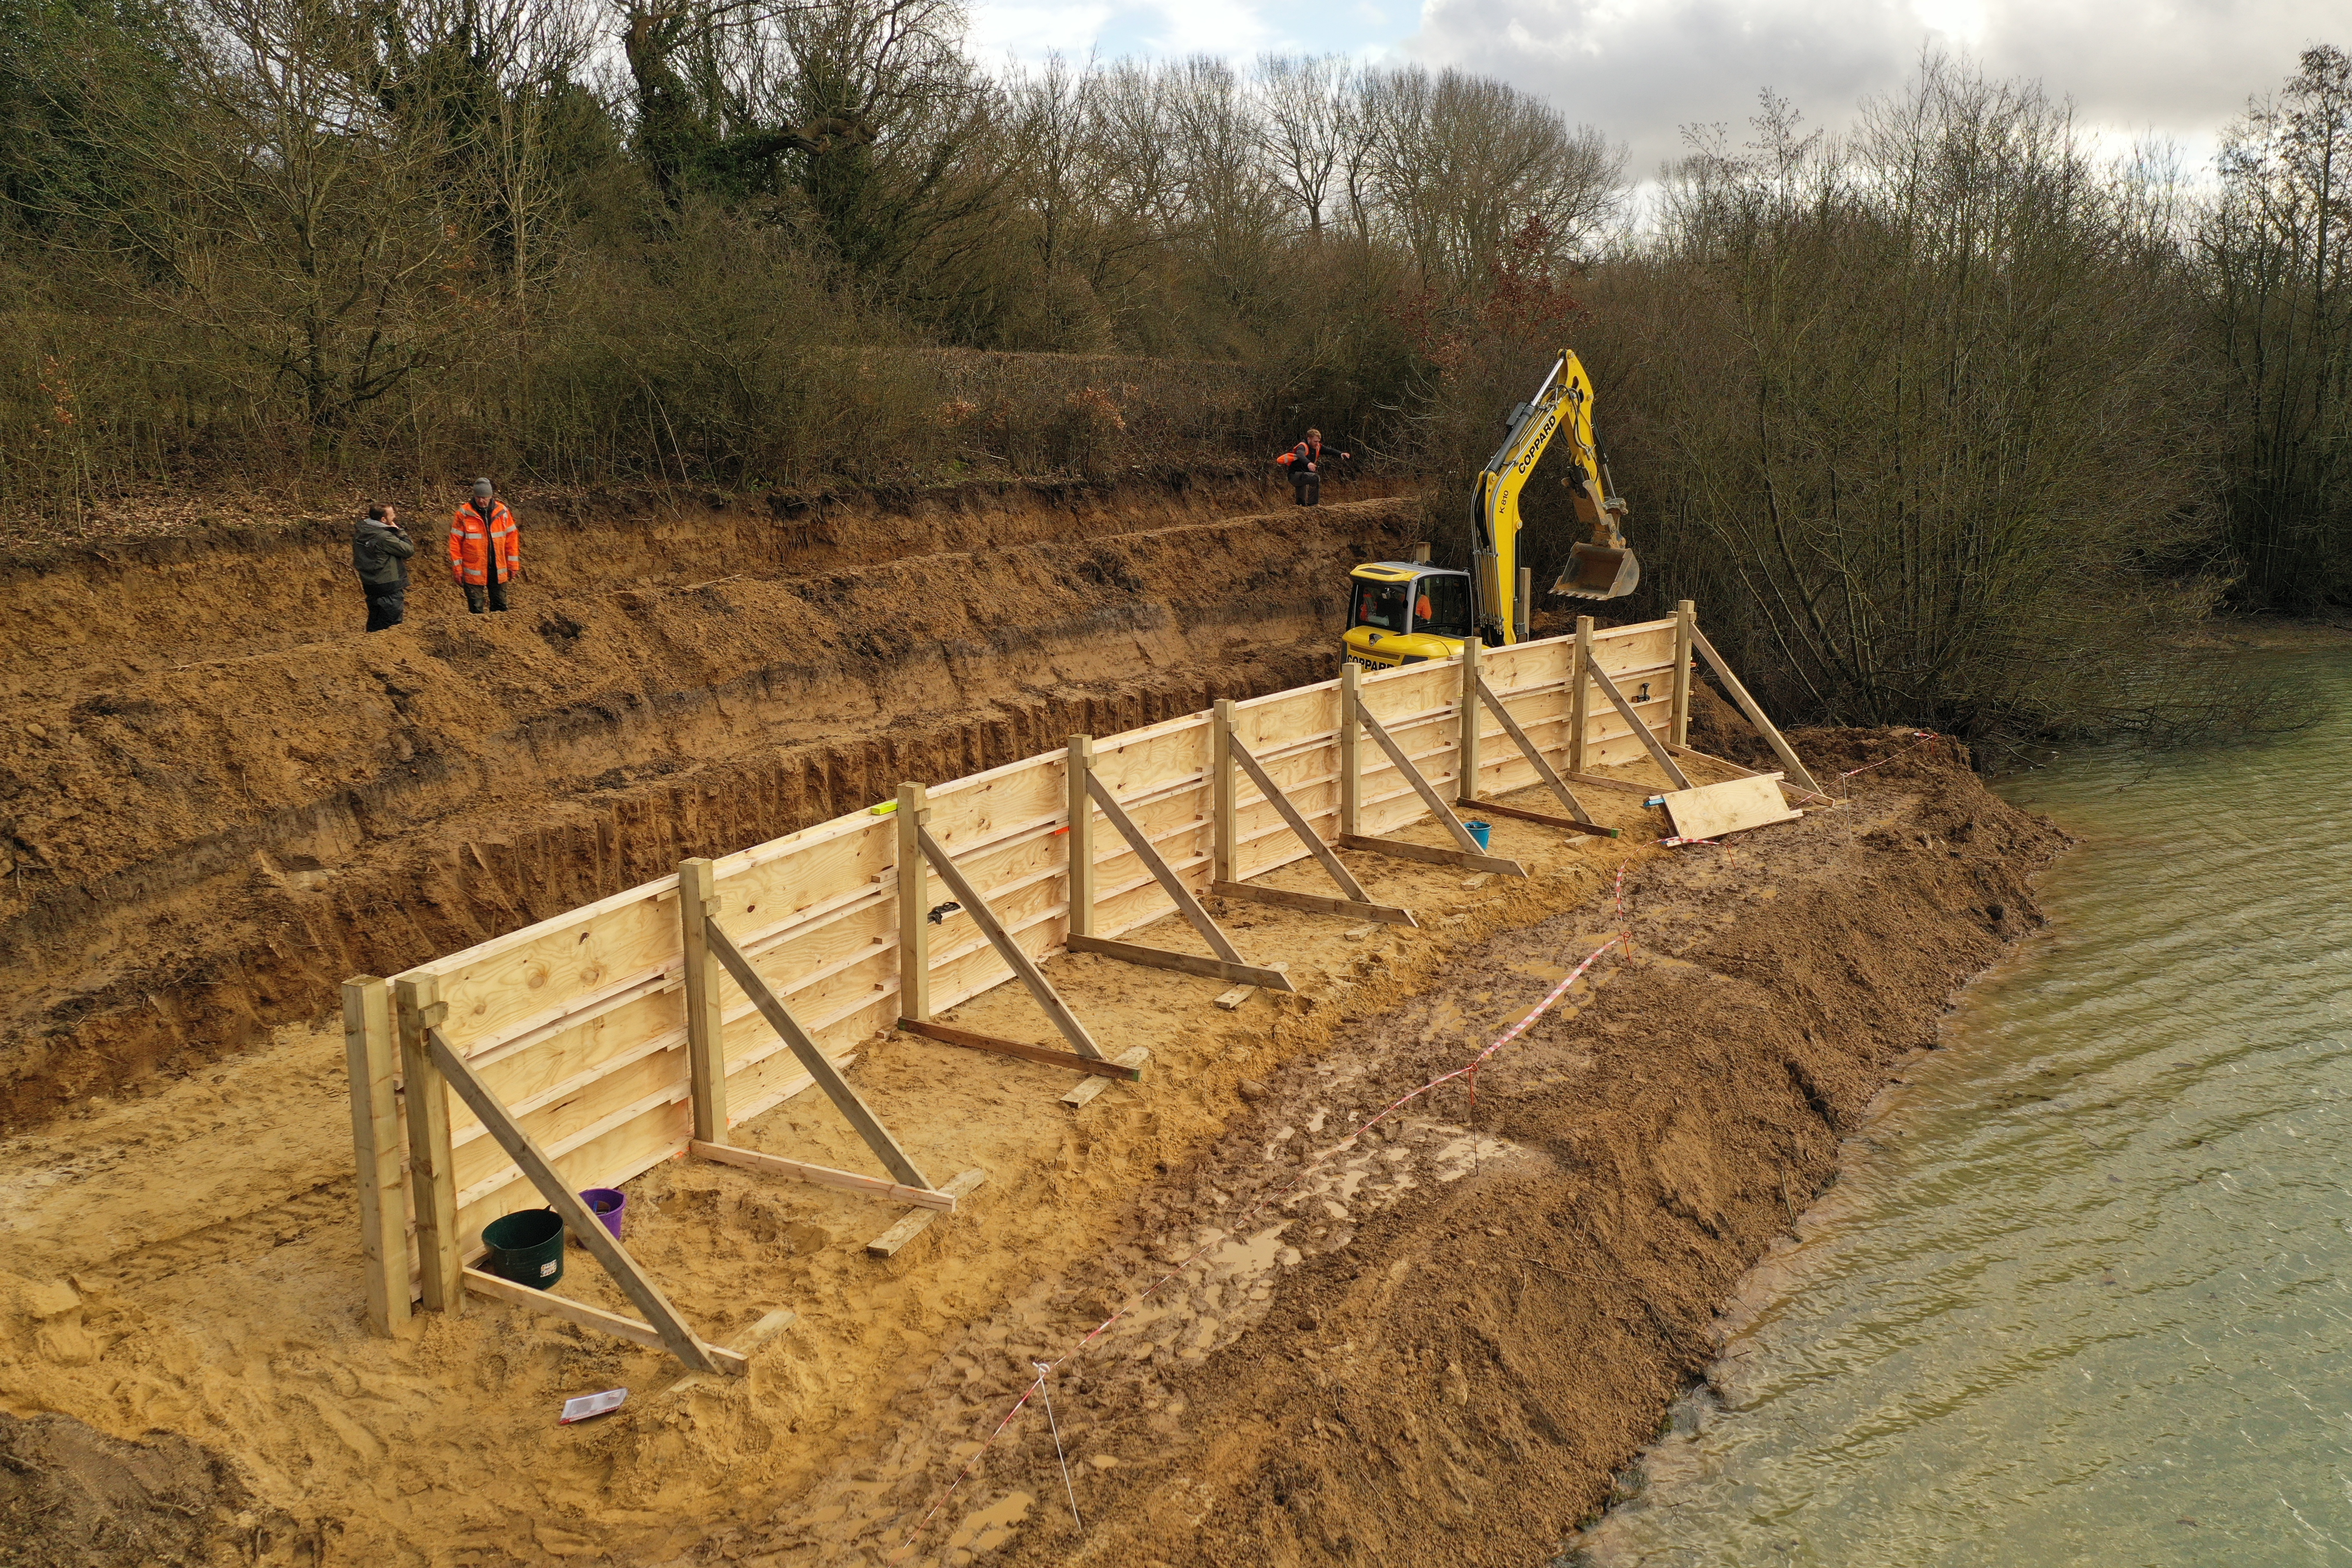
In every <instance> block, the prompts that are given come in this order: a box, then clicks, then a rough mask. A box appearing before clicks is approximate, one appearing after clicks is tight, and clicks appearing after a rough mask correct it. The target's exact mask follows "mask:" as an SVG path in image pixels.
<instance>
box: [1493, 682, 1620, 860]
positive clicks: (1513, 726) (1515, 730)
mask: <svg viewBox="0 0 2352 1568" xmlns="http://www.w3.org/2000/svg"><path fill="white" fill-rule="evenodd" d="M1476 679H1477V682H1478V696H1479V698H1480V699H1481V700H1483V701H1485V703H1486V706H1487V707H1488V708H1490V709H1492V710H1494V713H1495V717H1496V718H1497V719H1500V720H1501V721H1503V732H1504V733H1505V734H1507V735H1508V736H1510V738H1511V741H1512V743H1513V744H1515V745H1517V747H1518V748H1519V755H1521V756H1523V757H1525V758H1527V760H1528V763H1529V764H1530V765H1531V766H1533V767H1534V769H1535V770H1536V776H1537V777H1538V778H1540V779H1542V780H1543V782H1544V783H1545V784H1548V785H1549V786H1550V788H1551V793H1552V794H1554V795H1558V796H1559V803H1560V804H1561V805H1564V806H1566V807H1568V814H1569V816H1571V817H1573V818H1574V819H1575V824H1576V826H1580V827H1582V828H1584V829H1586V830H1587V831H1589V832H1592V833H1600V834H1606V835H1607V836H1608V837H1612V838H1614V837H1617V830H1616V829H1615V828H1613V827H1601V826H1598V825H1597V824H1595V823H1594V822H1593V820H1592V814H1591V812H1589V811H1587V810H1585V809H1584V803H1583V802H1582V801H1580V800H1579V799H1577V798H1576V796H1575V795H1574V794H1573V793H1572V792H1571V791H1570V789H1569V787H1568V781H1567V780H1565V779H1563V778H1561V777H1560V776H1559V773H1556V772H1554V771H1553V769H1552V765H1551V763H1549V762H1548V761H1546V760H1545V758H1544V754H1543V752H1539V751H1538V750H1537V749H1536V743H1535V742H1533V741H1530V740H1529V739H1528V732H1527V731H1525V730H1522V729H1520V728H1519V721H1517V719H1514V718H1513V717H1511V710H1509V709H1507V708H1506V707H1504V706H1503V700H1502V699H1501V698H1499V697H1497V696H1496V695H1495V689H1494V688H1493V687H1491V686H1489V685H1487V684H1486V677H1484V676H1479V677H1477V678H1476ZM1463 804H1465V805H1468V804H1470V802H1469V801H1468V799H1467V798H1465V801H1464V803H1463ZM1480 804H1482V805H1491V804H1492V803H1491V802H1482V803H1480ZM1496 809H1498V810H1501V811H1502V813H1503V815H1504V816H1517V815H1518V813H1517V812H1515V811H1513V810H1511V809H1510V808H1508V807H1497V808H1496Z"/></svg>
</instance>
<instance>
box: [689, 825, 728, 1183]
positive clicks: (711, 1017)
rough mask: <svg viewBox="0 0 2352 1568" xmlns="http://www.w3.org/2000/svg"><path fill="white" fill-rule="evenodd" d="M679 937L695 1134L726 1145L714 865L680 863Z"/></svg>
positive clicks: (723, 1042)
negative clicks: (713, 945)
mask: <svg viewBox="0 0 2352 1568" xmlns="http://www.w3.org/2000/svg"><path fill="white" fill-rule="evenodd" d="M677 913H678V927H679V934H680V935H681V936H682V937H683V938H684V939H685V942H686V1070H687V1076H688V1079H690V1080H691V1082H692V1084H693V1091H694V1135H695V1137H696V1138H698V1139H699V1140H700V1141H701V1142H705V1143H724V1142H727V1050H726V1039H725V1028H724V1026H723V1023H722V1019H721V1016H720V1013H719V966H718V965H717V964H715V963H711V962H710V942H709V937H708V936H707V935H706V934H705V933H706V932H707V931H708V930H709V924H710V921H712V920H713V919H714V918H716V917H717V915H718V913H719V893H718V887H717V884H716V883H715V882H714V881H713V880H712V877H711V869H710V862H709V861H708V860H702V859H694V860H681V861H679V862H678V863H677Z"/></svg>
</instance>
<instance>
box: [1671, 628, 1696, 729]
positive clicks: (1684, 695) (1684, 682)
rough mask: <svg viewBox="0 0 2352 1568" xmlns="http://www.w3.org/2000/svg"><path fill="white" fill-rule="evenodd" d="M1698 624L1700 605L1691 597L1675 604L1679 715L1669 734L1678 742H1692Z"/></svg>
mask: <svg viewBox="0 0 2352 1568" xmlns="http://www.w3.org/2000/svg"><path fill="white" fill-rule="evenodd" d="M1696 626H1698V606H1697V605H1696V604H1694V603H1692V602H1691V601H1690V600H1688V599H1684V600H1682V601H1680V602H1679V603H1677V604H1676V605H1675V717H1674V721H1673V723H1672V724H1670V725H1669V726H1668V727H1667V735H1666V738H1667V740H1668V741H1670V742H1672V743H1673V744H1675V745H1677V746H1687V745H1689V744H1690V710H1691V633H1692V631H1693V630H1694V629H1696Z"/></svg>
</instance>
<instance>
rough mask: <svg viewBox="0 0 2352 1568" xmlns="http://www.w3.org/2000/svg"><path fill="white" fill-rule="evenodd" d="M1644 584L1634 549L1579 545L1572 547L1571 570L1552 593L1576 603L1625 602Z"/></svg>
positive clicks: (1570, 556) (1570, 550)
mask: <svg viewBox="0 0 2352 1568" xmlns="http://www.w3.org/2000/svg"><path fill="white" fill-rule="evenodd" d="M1641 581H1642V563H1641V562H1639V561H1637V560H1635V559H1634V557H1633V549H1632V547H1631V546H1627V545H1621V546H1616V547H1613V548H1612V547H1611V546H1609V545H1605V544H1577V545H1571V546H1570V547H1569V552H1568V569H1567V570H1566V571H1564V572H1562V573H1561V574H1559V582H1557V583H1555V584H1552V586H1551V591H1552V592H1553V593H1555V594H1566V595H1569V596H1570V597H1571V598H1577V599H1622V598H1623V597H1624V596H1625V595H1628V594H1630V593H1632V592H1633V590H1634V588H1635V587H1636V586H1638V585H1639V584H1640V583H1641Z"/></svg>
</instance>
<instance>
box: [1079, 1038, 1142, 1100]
mask: <svg viewBox="0 0 2352 1568" xmlns="http://www.w3.org/2000/svg"><path fill="white" fill-rule="evenodd" d="M1150 1059H1151V1051H1150V1047H1146V1046H1130V1047H1128V1048H1127V1049H1126V1050H1123V1051H1121V1052H1119V1053H1118V1055H1117V1056H1115V1057H1113V1058H1111V1060H1113V1061H1115V1062H1117V1063H1118V1065H1119V1066H1121V1067H1128V1068H1134V1069H1135V1070H1136V1073H1137V1075H1138V1076H1140V1075H1141V1074H1142V1072H1143V1068H1144V1064H1145V1063H1147V1062H1149V1061H1150ZM1112 1082H1113V1080H1112V1079H1107V1078H1090V1079H1087V1081H1086V1082H1084V1083H1082V1084H1079V1085H1077V1086H1076V1088H1074V1089H1071V1090H1070V1091H1069V1092H1068V1093H1066V1094H1065V1095H1063V1096H1062V1103H1063V1104H1064V1105H1066V1106H1068V1107H1069V1108H1070V1109H1071V1110H1079V1109H1081V1108H1082V1107H1085V1106H1088V1105H1091V1104H1093V1103H1094V1101H1095V1097H1096V1096H1097V1095H1099V1094H1101V1093H1102V1091H1103V1090H1105V1089H1108V1088H1109V1087H1110V1086H1111V1084H1112Z"/></svg>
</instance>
